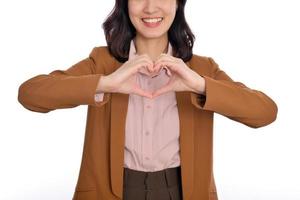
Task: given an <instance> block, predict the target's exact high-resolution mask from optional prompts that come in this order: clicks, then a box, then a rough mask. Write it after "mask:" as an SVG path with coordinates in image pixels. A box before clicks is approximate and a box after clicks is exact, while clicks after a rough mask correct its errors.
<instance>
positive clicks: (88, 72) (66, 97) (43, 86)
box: [18, 47, 110, 113]
mask: <svg viewBox="0 0 300 200" xmlns="http://www.w3.org/2000/svg"><path fill="white" fill-rule="evenodd" d="M99 51H101V49H100V47H94V48H93V50H92V51H91V53H90V54H89V56H88V57H87V58H85V59H83V60H81V61H79V62H77V63H76V64H74V65H72V66H71V67H70V68H68V69H66V70H54V71H52V72H50V73H49V74H39V75H37V76H34V77H32V78H30V79H28V80H26V81H25V82H23V83H22V84H21V85H20V86H19V90H18V101H19V102H20V103H21V104H22V105H23V106H24V107H25V108H26V109H28V110H31V111H34V112H41V113H47V112H49V111H52V110H55V109H62V108H72V107H76V106H78V105H91V106H97V107H101V106H103V105H104V104H105V103H107V102H108V101H109V99H110V93H104V96H103V100H102V99H101V100H102V101H99V100H97V99H98V98H97V96H96V87H97V84H98V81H99V80H100V78H101V76H102V75H104V69H103V66H102V65H101V63H98V62H100V61H97V59H96V58H97V57H98V58H99V56H100V59H101V55H98V54H99V53H100V52H99ZM98 60H99V59H98ZM96 67H98V72H100V73H98V74H97V73H96Z"/></svg>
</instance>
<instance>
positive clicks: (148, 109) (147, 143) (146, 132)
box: [142, 82, 153, 164]
mask: <svg viewBox="0 0 300 200" xmlns="http://www.w3.org/2000/svg"><path fill="white" fill-rule="evenodd" d="M148 83H149V82H148ZM146 89H149V87H147V88H146ZM152 109H153V105H152V100H151V99H148V98H146V97H145V98H144V115H143V132H142V133H143V134H142V147H143V160H144V161H145V163H146V164H147V163H148V162H149V161H150V160H151V156H152V155H151V154H152V153H151V152H152V134H151V133H150V131H151V125H150V124H149V122H150V123H151V119H150V118H151V113H152V112H153V110H152Z"/></svg>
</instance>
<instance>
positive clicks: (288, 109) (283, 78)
mask: <svg viewBox="0 0 300 200" xmlns="http://www.w3.org/2000/svg"><path fill="white" fill-rule="evenodd" d="M113 5H114V1H113V0H110V1H100V0H98V1H96V0H84V1H83V0H82V1H74V0H72V1H71V0H51V1H41V0H27V1H21V0H10V1H5V2H4V1H1V3H0V22H1V31H0V34H1V37H0V44H1V45H0V56H1V59H0V67H1V78H0V81H1V84H0V89H1V90H0V91H1V93H2V95H1V114H0V117H1V126H0V134H1V135H0V159H1V161H0V162H1V163H0V199H1V200H41V199H43V200H67V199H71V198H72V195H73V191H74V188H75V184H76V181H77V178H78V173H79V167H80V162H81V155H82V145H83V139H84V131H85V122H86V111H87V110H86V109H87V106H78V107H76V108H73V109H59V110H55V111H53V112H49V113H47V114H43V113H37V112H31V111H29V110H26V109H25V108H24V107H23V106H22V105H21V104H20V103H19V102H18V101H17V95H18V87H19V86H20V84H21V83H23V82H24V81H25V80H27V79H29V78H31V77H33V76H35V75H38V74H48V73H50V72H51V71H54V70H56V69H67V68H69V67H70V66H71V65H72V64H74V63H76V62H78V61H80V60H82V59H84V58H86V57H87V56H88V54H89V53H90V52H91V50H92V48H93V47H95V46H100V45H106V43H105V39H104V33H103V29H102V28H101V24H102V22H103V21H104V20H105V18H106V16H107V15H108V13H109V12H110V10H111V9H112V7H113ZM186 19H187V21H188V23H189V25H190V27H191V29H192V31H193V32H194V34H195V36H196V42H195V46H194V53H195V54H198V55H204V56H210V57H212V58H213V59H214V60H215V61H216V62H217V63H218V64H219V66H220V68H221V69H223V70H224V71H225V72H226V73H227V74H228V75H229V76H231V78H233V79H234V80H236V81H241V82H243V83H244V84H246V85H247V86H248V87H250V88H253V89H257V90H261V91H263V92H265V93H266V94H267V95H269V96H270V97H271V98H272V99H273V100H274V101H275V102H276V103H277V105H278V108H279V111H278V116H277V120H276V121H275V122H274V123H272V124H270V125H269V126H266V127H263V128H259V129H253V128H249V127H247V126H245V125H243V124H240V123H237V122H235V121H232V120H230V119H228V118H226V117H223V116H221V115H218V114H216V115H215V127H214V171H215V179H216V184H217V188H218V195H219V199H220V200H299V199H300V172H299V170H300V161H299V153H300V145H299V143H300V136H299V134H300V131H299V123H300V122H299V117H298V115H297V114H299V95H298V93H299V89H298V87H297V84H299V83H297V82H299V81H298V80H297V78H298V72H299V70H298V68H299V67H300V61H299V52H300V39H299V38H300V37H299V36H300V29H299V24H300V23H299V19H300V12H299V1H297V0H294V1H293V0H248V1H246V0H227V1H224V0H209V1H198V0H188V2H187V5H186Z"/></svg>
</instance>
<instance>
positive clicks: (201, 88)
mask: <svg viewBox="0 0 300 200" xmlns="http://www.w3.org/2000/svg"><path fill="white" fill-rule="evenodd" d="M163 66H166V67H167V68H168V69H169V70H170V71H171V73H172V75H171V78H170V80H169V82H168V83H167V84H166V85H164V86H163V87H162V88H160V89H158V90H156V91H154V92H153V93H152V98H154V97H157V96H159V95H161V94H163V93H166V92H169V91H191V92H195V93H199V94H205V79H204V78H203V77H202V76H200V75H199V74H197V73H196V72H195V71H193V70H192V69H190V68H189V67H188V66H187V65H186V64H185V63H184V62H183V60H182V59H180V58H176V57H173V56H170V55H168V54H164V53H162V54H161V55H160V56H159V57H158V58H157V59H156V61H155V62H154V71H155V72H158V71H160V69H161V68H162V67H163Z"/></svg>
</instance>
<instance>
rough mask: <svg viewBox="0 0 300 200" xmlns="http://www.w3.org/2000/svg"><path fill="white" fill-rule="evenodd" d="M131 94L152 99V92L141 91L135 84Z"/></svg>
mask: <svg viewBox="0 0 300 200" xmlns="http://www.w3.org/2000/svg"><path fill="white" fill-rule="evenodd" d="M133 93H134V94H138V95H140V96H144V97H148V98H152V92H147V91H145V90H143V89H141V88H140V87H139V86H138V85H137V84H135V85H134V87H133Z"/></svg>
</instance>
